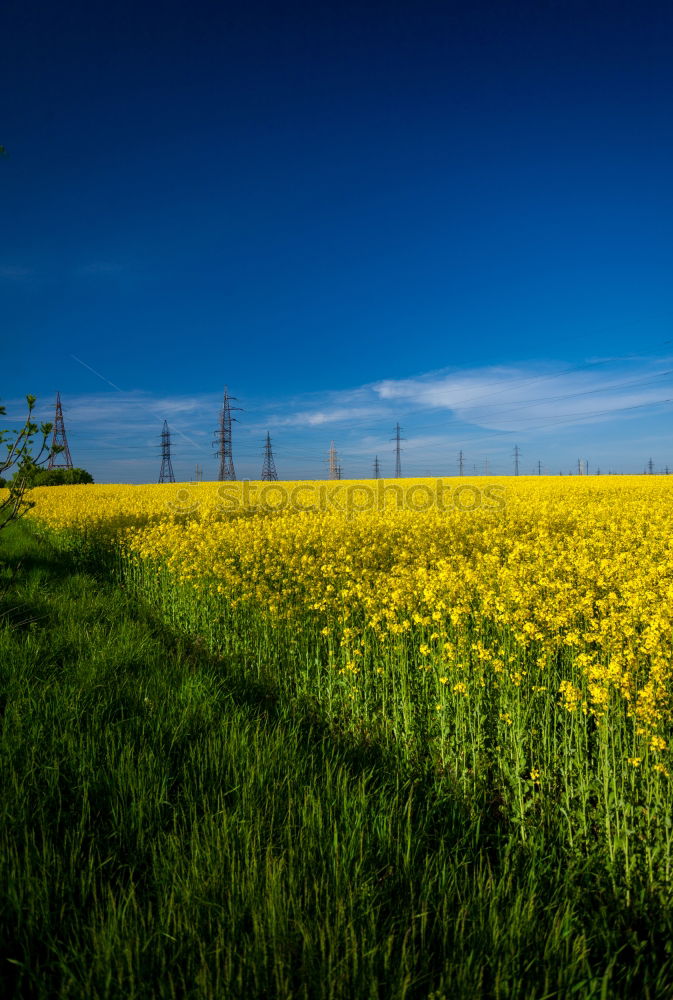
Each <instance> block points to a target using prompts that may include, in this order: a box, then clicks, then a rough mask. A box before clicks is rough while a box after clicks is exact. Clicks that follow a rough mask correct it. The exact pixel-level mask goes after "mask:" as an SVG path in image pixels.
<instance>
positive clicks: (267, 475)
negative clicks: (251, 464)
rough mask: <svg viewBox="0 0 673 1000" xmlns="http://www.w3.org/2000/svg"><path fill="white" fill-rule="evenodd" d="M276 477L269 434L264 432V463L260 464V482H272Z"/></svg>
mask: <svg viewBox="0 0 673 1000" xmlns="http://www.w3.org/2000/svg"><path fill="white" fill-rule="evenodd" d="M277 479H278V473H277V472H276V463H275V462H274V460H273V452H272V450H271V435H270V434H269V432H268V431H267V432H266V444H265V445H264V464H263V466H262V482H264V483H272V482H275V481H276V480H277Z"/></svg>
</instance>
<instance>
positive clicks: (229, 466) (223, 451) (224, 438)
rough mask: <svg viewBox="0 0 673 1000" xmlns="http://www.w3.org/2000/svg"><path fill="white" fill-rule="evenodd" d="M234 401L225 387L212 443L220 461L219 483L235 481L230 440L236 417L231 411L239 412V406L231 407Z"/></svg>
mask: <svg viewBox="0 0 673 1000" xmlns="http://www.w3.org/2000/svg"><path fill="white" fill-rule="evenodd" d="M232 400H234V402H235V401H236V397H235V396H230V395H229V393H228V392H227V387H226V385H225V387H224V398H223V400H222V409H221V410H220V423H219V426H218V428H217V430H216V431H215V440H214V441H213V447H216V446H217V451H216V452H215V454H216V455H217V457H218V458H219V460H220V472H219V475H218V477H217V478H218V479H219V480H220V482H224V481H225V480H231V479H236V470H235V469H234V454H233V449H232V440H231V423H232V421H235V420H236V417H232V415H231V411H232V410H240V406H232V405H231V401H232Z"/></svg>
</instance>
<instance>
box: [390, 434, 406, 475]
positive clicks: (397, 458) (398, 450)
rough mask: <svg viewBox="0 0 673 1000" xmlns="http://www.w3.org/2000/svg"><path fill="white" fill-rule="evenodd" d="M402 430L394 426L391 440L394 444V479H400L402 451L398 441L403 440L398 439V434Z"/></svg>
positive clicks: (401, 439)
mask: <svg viewBox="0 0 673 1000" xmlns="http://www.w3.org/2000/svg"><path fill="white" fill-rule="evenodd" d="M401 430H402V428H401V427H400V425H399V424H395V437H393V438H391V441H394V442H395V478H396V479H401V478H402V449H401V447H400V441H403V440H404V438H402V437H400V432H401Z"/></svg>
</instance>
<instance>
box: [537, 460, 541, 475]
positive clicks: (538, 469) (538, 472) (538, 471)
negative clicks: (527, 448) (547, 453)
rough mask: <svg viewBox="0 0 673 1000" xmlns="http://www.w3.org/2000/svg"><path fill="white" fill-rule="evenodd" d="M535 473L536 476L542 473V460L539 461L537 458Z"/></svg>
mask: <svg viewBox="0 0 673 1000" xmlns="http://www.w3.org/2000/svg"><path fill="white" fill-rule="evenodd" d="M537 474H538V476H541V475H542V462H541V461H540V459H539V458H538V460H537Z"/></svg>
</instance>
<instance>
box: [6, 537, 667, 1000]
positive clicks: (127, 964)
mask: <svg viewBox="0 0 673 1000" xmlns="http://www.w3.org/2000/svg"><path fill="white" fill-rule="evenodd" d="M0 703H1V705H2V713H3V714H2V733H1V736H0V741H1V754H2V758H1V765H2V767H1V772H0V773H1V781H2V788H1V793H0V810H1V820H0V865H1V866H2V872H1V877H0V893H1V897H0V928H1V929H0V994H1V995H2V996H3V997H22V998H23V997H26V998H29V997H30V998H32V997H35V998H37V997H40V998H53V997H59V998H61V997H62V998H66V997H68V998H79V997H86V998H103V997H106V998H107V997H110V998H112V997H119V998H122V997H123V998H129V1000H133V998H141V997H142V998H148V1000H149V998H156V997H160V998H163V997H176V998H177V997H180V998H182V997H193V998H197V997H198V998H202V997H203V998H209V997H213V998H230V997H231V998H238V997H240V998H246V1000H248V998H250V1000H253V998H258V997H279V998H290V997H292V998H305V1000H313V998H316V1000H322V998H325V1000H327V998H330V1000H332V998H334V1000H336V998H358V1000H359V998H363V1000H364V998H366V1000H369V998H372V1000H373V998H381V1000H384V998H385V1000H388V998H390V1000H396V998H402V997H407V998H430V997H433V998H434V1000H442V998H446V1000H454V998H458V1000H460V998H463V997H464V998H470V1000H473V998H475V997H494V998H495V997H497V998H508V1000H509V998H528V1000H543V998H552V997H558V998H561V997H571V996H572V997H588V998H593V997H596V998H599V997H600V998H610V1000H611V998H613V997H634V996H638V997H646V998H670V996H671V995H673V955H672V951H673V945H672V943H673V920H672V919H671V911H670V908H668V907H667V906H666V905H664V903H663V902H662V900H661V897H660V895H655V894H648V893H647V892H646V891H645V890H644V889H643V890H642V891H640V890H638V888H637V885H636V886H635V887H634V889H633V892H632V894H631V896H630V899H629V901H628V903H627V901H626V900H625V898H624V896H623V894H618V893H616V892H615V890H614V888H613V884H612V882H611V880H610V879H609V878H608V877H607V876H606V874H605V867H604V865H603V864H602V859H601V858H600V857H599V856H597V858H596V860H595V861H594V859H593V857H592V855H591V852H588V853H587V852H583V853H582V854H579V853H578V854H576V855H575V854H572V853H569V852H568V851H567V850H566V848H565V838H564V837H561V836H560V835H559V836H558V837H556V836H555V832H554V829H553V827H552V828H544V830H543V829H540V830H538V831H537V832H535V828H532V833H531V835H530V836H529V837H528V839H527V840H526V842H525V843H522V841H521V837H520V835H519V831H518V829H517V828H516V826H515V825H512V824H510V822H509V821H508V819H507V815H506V812H505V811H504V810H503V809H502V808H501V802H500V800H499V797H498V790H497V788H495V787H493V788H492V789H490V790H489V788H488V786H484V789H483V791H482V792H481V793H480V797H479V798H474V797H473V798H470V797H469V796H467V795H466V794H465V793H464V791H463V790H462V789H461V787H460V786H459V785H458V784H456V783H455V782H454V781H452V780H451V779H449V778H448V777H444V778H442V777H439V776H437V775H436V774H434V773H433V772H432V771H431V770H428V769H423V768H414V767H412V766H411V765H408V766H405V765H404V762H403V761H400V760H396V759H395V758H394V757H392V756H390V755H388V754H385V753H384V752H383V751H381V750H379V749H377V746H376V745H366V744H365V743H364V742H362V743H359V742H358V741H357V740H356V739H355V738H347V736H346V734H342V735H341V736H340V735H339V734H338V733H336V732H335V731H334V729H331V730H330V729H328V728H327V726H326V725H325V724H324V723H322V722H321V721H320V719H319V718H317V717H312V715H311V712H310V709H309V707H308V703H304V702H302V701H300V700H293V699H290V698H284V697H283V696H282V695H279V694H278V691H277V690H275V689H273V688H271V687H267V686H265V685H264V683H263V682H260V681H255V679H254V678H253V677H251V676H250V675H249V674H247V673H246V672H245V671H244V670H242V669H241V665H240V664H238V663H237V662H236V658H235V654H234V653H233V652H232V653H231V655H229V654H227V655H226V656H225V657H217V656H214V655H212V654H209V653H208V651H207V650H206V648H205V644H203V643H199V642H198V641H190V640H188V639H186V638H184V637H181V636H180V635H179V634H175V633H172V632H171V631H169V630H168V629H167V628H166V627H165V626H164V625H162V624H161V623H160V622H159V621H158V619H157V618H156V617H155V613H154V612H153V611H152V610H151V609H149V608H145V607H143V606H141V605H138V604H137V603H136V602H135V601H134V599H133V597H132V596H131V595H130V594H129V593H128V592H126V591H124V590H121V589H119V588H118V587H116V586H115V585H114V583H113V582H111V581H110V580H108V579H106V578H105V577H104V576H97V575H95V574H93V573H92V572H89V571H87V570H84V569H82V568H81V566H80V567H77V566H76V565H74V564H72V563H71V562H70V561H69V557H67V556H66V555H64V554H63V553H57V552H55V551H54V550H51V549H50V548H49V547H48V545H47V543H46V542H43V541H38V540H36V539H35V538H33V537H32V536H31V535H30V533H29V531H28V528H27V526H26V525H16V526H14V527H12V528H11V529H8V530H6V531H4V532H3V533H2V536H1V537H0Z"/></svg>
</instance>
